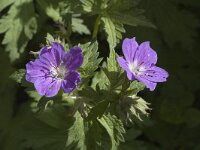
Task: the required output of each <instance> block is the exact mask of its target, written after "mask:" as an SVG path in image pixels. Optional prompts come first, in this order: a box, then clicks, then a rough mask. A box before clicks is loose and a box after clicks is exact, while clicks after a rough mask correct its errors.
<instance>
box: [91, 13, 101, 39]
mask: <svg viewBox="0 0 200 150" xmlns="http://www.w3.org/2000/svg"><path fill="white" fill-rule="evenodd" d="M100 20H101V15H99V16H98V17H97V19H96V21H95V25H94V29H93V33H92V39H94V38H96V37H97V34H98V31H99V25H100Z"/></svg>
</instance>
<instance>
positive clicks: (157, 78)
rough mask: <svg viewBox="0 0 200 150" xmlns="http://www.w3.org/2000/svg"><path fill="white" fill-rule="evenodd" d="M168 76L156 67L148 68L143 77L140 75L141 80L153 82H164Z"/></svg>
mask: <svg viewBox="0 0 200 150" xmlns="http://www.w3.org/2000/svg"><path fill="white" fill-rule="evenodd" d="M168 76H169V75H168V73H167V71H165V70H164V69H162V68H160V67H156V66H153V67H151V68H149V69H148V70H147V71H145V72H144V74H143V75H141V77H142V78H145V79H147V80H149V81H153V82H165V81H166V79H167V77H168Z"/></svg>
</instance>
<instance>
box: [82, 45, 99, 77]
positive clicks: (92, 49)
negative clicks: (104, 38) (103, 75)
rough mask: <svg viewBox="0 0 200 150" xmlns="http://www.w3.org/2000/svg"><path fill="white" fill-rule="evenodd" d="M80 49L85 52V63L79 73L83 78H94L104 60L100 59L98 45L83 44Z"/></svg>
mask: <svg viewBox="0 0 200 150" xmlns="http://www.w3.org/2000/svg"><path fill="white" fill-rule="evenodd" d="M80 47H81V48H82V50H83V56H84V62H83V64H82V65H81V67H80V69H79V71H80V73H81V76H82V77H83V78H88V77H92V76H93V75H94V73H95V70H96V69H97V68H98V67H99V64H100V62H101V60H102V59H101V58H98V56H99V52H98V51H97V50H98V43H97V42H94V43H90V42H88V43H86V44H81V45H80Z"/></svg>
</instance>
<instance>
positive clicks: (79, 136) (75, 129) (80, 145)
mask: <svg viewBox="0 0 200 150" xmlns="http://www.w3.org/2000/svg"><path fill="white" fill-rule="evenodd" d="M75 119H76V120H75V122H74V124H73V126H72V127H71V128H69V130H68V138H67V142H66V146H67V147H68V146H70V145H72V144H76V149H80V150H85V128H84V121H83V118H82V117H81V115H80V114H79V113H78V112H77V113H76V114H75Z"/></svg>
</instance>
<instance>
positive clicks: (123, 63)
mask: <svg viewBox="0 0 200 150" xmlns="http://www.w3.org/2000/svg"><path fill="white" fill-rule="evenodd" d="M117 62H118V63H119V65H120V67H122V68H123V69H124V70H126V72H127V77H128V79H129V80H133V79H135V77H134V75H133V73H132V72H131V71H130V69H129V68H128V64H127V61H125V60H124V59H123V58H122V57H118V58H117Z"/></svg>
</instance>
